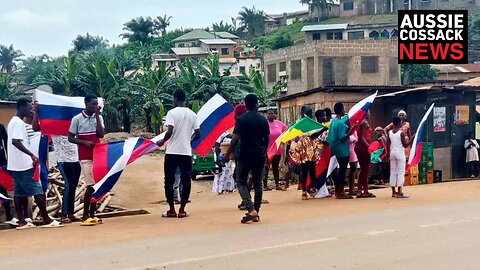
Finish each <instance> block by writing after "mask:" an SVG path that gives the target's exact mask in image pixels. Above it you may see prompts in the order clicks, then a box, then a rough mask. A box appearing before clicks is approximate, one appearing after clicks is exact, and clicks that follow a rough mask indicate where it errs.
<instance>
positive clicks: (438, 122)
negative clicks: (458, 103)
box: [433, 107, 447, 132]
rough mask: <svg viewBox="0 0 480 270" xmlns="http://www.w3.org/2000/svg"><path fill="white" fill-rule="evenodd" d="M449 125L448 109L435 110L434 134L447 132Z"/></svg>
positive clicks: (438, 108) (436, 108) (439, 108)
mask: <svg viewBox="0 0 480 270" xmlns="http://www.w3.org/2000/svg"><path fill="white" fill-rule="evenodd" d="M446 125H447V108H446V107H434V108H433V132H445V130H446Z"/></svg>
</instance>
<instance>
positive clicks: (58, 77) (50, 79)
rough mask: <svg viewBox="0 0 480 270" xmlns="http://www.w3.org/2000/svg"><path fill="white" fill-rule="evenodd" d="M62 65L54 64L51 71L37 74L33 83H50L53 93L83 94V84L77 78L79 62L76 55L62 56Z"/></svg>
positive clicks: (79, 68)
mask: <svg viewBox="0 0 480 270" xmlns="http://www.w3.org/2000/svg"><path fill="white" fill-rule="evenodd" d="M61 61H62V62H63V65H58V66H57V65H55V66H54V68H53V70H52V71H48V72H47V73H46V74H43V75H39V76H37V77H36V78H35V79H34V80H33V83H35V84H47V85H50V86H51V87H52V89H53V91H54V92H55V93H60V94H65V95H68V96H70V95H84V94H85V92H84V90H83V89H82V88H83V87H84V85H82V84H81V81H80V80H79V70H81V67H80V63H79V62H78V57H77V56H71V57H64V58H63V59H62V60H61Z"/></svg>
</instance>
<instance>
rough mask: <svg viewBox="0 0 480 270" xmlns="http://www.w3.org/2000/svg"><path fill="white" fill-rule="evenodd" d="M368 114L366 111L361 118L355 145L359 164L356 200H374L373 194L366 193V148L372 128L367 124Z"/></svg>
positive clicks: (367, 162)
mask: <svg viewBox="0 0 480 270" xmlns="http://www.w3.org/2000/svg"><path fill="white" fill-rule="evenodd" d="M369 116H370V112H369V111H367V112H366V113H365V115H364V116H363V121H362V123H361V124H360V127H359V129H358V142H357V144H356V145H355V153H356V154H357V157H358V163H359V164H360V173H359V175H358V183H357V198H375V197H376V196H375V195H374V194H373V193H370V192H369V191H368V174H369V172H370V153H369V152H368V147H369V146H370V142H371V138H372V128H371V127H370V124H369V123H368V118H369Z"/></svg>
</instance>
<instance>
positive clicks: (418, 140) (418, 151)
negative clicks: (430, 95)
mask: <svg viewBox="0 0 480 270" xmlns="http://www.w3.org/2000/svg"><path fill="white" fill-rule="evenodd" d="M434 105H435V103H433V104H432V105H431V106H430V108H429V109H428V110H427V112H426V113H425V115H424V116H423V118H422V120H421V121H420V124H419V125H418V129H417V132H416V133H415V138H414V139H413V143H412V149H411V150H410V157H409V159H408V164H407V170H409V169H410V168H411V167H414V166H416V165H417V164H418V163H419V162H420V159H421V157H422V137H423V131H424V129H425V123H426V122H427V119H428V116H429V115H430V113H431V112H432V110H433V106H434Z"/></svg>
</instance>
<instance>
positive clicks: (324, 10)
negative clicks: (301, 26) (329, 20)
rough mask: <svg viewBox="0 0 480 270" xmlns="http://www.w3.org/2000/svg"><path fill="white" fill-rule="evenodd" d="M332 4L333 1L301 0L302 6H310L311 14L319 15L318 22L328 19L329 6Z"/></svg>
mask: <svg viewBox="0 0 480 270" xmlns="http://www.w3.org/2000/svg"><path fill="white" fill-rule="evenodd" d="M331 3H332V1H331V0H300V4H303V5H308V8H309V10H310V13H311V14H314V13H316V14H317V15H316V19H317V21H320V18H323V17H328V15H329V12H328V4H331Z"/></svg>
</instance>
